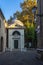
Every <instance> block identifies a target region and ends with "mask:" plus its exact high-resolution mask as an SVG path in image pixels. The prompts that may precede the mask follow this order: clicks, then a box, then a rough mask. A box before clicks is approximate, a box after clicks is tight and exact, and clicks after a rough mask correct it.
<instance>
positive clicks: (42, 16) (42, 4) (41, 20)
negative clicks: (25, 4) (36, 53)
mask: <svg viewBox="0 0 43 65" xmlns="http://www.w3.org/2000/svg"><path fill="white" fill-rule="evenodd" d="M37 3H38V23H37V24H38V25H39V26H40V32H39V33H38V48H43V0H37Z"/></svg>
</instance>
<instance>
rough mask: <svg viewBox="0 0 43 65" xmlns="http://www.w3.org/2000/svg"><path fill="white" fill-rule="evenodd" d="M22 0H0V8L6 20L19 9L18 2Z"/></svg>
mask: <svg viewBox="0 0 43 65" xmlns="http://www.w3.org/2000/svg"><path fill="white" fill-rule="evenodd" d="M23 1H24V0H0V8H1V9H2V12H3V14H4V16H5V18H6V20H8V19H9V18H10V16H13V14H14V13H15V12H16V11H21V10H22V9H21V8H20V3H22V2H23Z"/></svg>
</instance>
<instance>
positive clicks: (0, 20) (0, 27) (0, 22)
mask: <svg viewBox="0 0 43 65" xmlns="http://www.w3.org/2000/svg"><path fill="white" fill-rule="evenodd" d="M0 28H1V20H0Z"/></svg>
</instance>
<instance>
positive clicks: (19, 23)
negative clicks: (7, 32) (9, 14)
mask: <svg viewBox="0 0 43 65" xmlns="http://www.w3.org/2000/svg"><path fill="white" fill-rule="evenodd" d="M14 24H17V25H20V26H24V24H23V23H22V22H21V21H20V20H15V21H14Z"/></svg>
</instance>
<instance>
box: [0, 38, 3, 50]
mask: <svg viewBox="0 0 43 65" xmlns="http://www.w3.org/2000/svg"><path fill="white" fill-rule="evenodd" d="M0 51H3V37H1V49H0Z"/></svg>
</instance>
